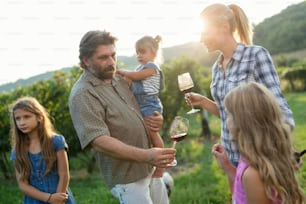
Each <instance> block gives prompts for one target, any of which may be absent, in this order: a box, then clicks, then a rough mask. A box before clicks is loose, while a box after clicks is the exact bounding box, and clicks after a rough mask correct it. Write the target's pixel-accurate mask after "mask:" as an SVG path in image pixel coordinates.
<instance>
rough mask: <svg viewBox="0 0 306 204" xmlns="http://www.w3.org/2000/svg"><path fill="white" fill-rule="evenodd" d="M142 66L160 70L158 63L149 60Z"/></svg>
mask: <svg viewBox="0 0 306 204" xmlns="http://www.w3.org/2000/svg"><path fill="white" fill-rule="evenodd" d="M143 67H145V68H154V69H158V70H160V67H159V66H158V64H156V63H154V62H151V61H149V62H147V63H146V64H144V65H143Z"/></svg>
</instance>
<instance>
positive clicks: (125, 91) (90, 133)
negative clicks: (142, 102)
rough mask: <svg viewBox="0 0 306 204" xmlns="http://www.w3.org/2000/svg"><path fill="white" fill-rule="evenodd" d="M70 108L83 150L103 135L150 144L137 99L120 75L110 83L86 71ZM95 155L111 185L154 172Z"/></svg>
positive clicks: (127, 142)
mask: <svg viewBox="0 0 306 204" xmlns="http://www.w3.org/2000/svg"><path fill="white" fill-rule="evenodd" d="M69 109H70V115H71V118H72V121H73V124H74V127H75V129H76V132H77V135H78V137H79V141H80V143H81V146H82V148H83V149H84V148H86V147H87V146H88V145H90V143H91V142H92V141H93V140H94V139H95V138H97V137H100V136H103V135H104V136H111V137H114V138H116V139H118V140H120V141H122V142H124V143H126V144H128V145H132V146H135V147H139V148H144V149H147V148H149V147H150V146H151V143H150V140H149V137H148V135H147V132H146V128H145V124H144V121H143V118H142V116H141V113H140V111H139V107H138V104H137V102H136V99H135V97H134V95H133V93H132V92H131V91H130V89H129V87H128V85H127V83H126V81H125V80H123V79H122V78H121V77H118V76H115V77H114V79H113V80H112V83H111V84H108V83H105V82H103V81H102V80H100V79H98V78H97V77H95V76H94V75H93V74H91V73H90V72H89V71H87V70H84V73H83V74H82V75H81V77H80V78H79V80H78V81H77V82H76V83H75V85H74V87H73V88H72V90H71V93H70V97H69ZM96 156H97V157H96V158H97V160H98V164H99V166H100V169H101V170H102V174H103V177H104V179H105V181H106V183H107V185H108V187H110V188H111V187H113V186H114V185H115V184H123V183H131V182H134V181H137V180H138V179H141V178H144V177H146V176H147V175H148V174H149V173H150V172H151V171H152V166H150V165H148V164H143V163H138V162H133V161H125V160H119V159H114V158H112V157H109V156H107V155H105V154H103V153H97V154H96Z"/></svg>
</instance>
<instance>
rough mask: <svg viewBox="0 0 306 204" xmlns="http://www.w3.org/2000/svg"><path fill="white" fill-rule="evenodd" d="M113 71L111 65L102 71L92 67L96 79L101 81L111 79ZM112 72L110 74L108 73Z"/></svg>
mask: <svg viewBox="0 0 306 204" xmlns="http://www.w3.org/2000/svg"><path fill="white" fill-rule="evenodd" d="M115 70H116V68H115V67H114V66H112V65H110V66H108V67H105V68H104V69H101V67H99V66H94V67H93V71H94V72H93V74H94V75H95V76H96V77H98V78H99V79H101V80H106V79H113V77H114V75H115ZM110 71H112V72H110Z"/></svg>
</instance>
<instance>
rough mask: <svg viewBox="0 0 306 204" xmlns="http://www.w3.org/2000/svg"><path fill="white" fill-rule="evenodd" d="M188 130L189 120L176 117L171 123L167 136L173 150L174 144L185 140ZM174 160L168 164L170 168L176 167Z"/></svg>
mask: <svg viewBox="0 0 306 204" xmlns="http://www.w3.org/2000/svg"><path fill="white" fill-rule="evenodd" d="M188 128H189V120H188V119H187V118H184V117H181V116H176V117H175V118H174V120H173V121H172V123H171V126H170V130H169V134H170V138H171V140H172V141H173V146H172V147H173V148H175V146H176V143H177V142H180V141H182V140H183V139H185V138H186V136H187V133H188ZM176 165H177V161H176V159H175V160H173V162H172V163H171V164H170V166H176Z"/></svg>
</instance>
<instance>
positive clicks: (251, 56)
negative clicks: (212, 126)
mask: <svg viewBox="0 0 306 204" xmlns="http://www.w3.org/2000/svg"><path fill="white" fill-rule="evenodd" d="M222 60H223V55H220V56H219V58H218V60H217V61H216V62H215V64H214V65H213V69H212V82H211V85H210V90H211V94H212V97H213V99H214V100H215V102H216V104H217V106H218V109H219V113H220V118H221V143H222V145H223V146H224V147H225V149H226V152H227V155H228V157H229V159H230V161H231V162H232V163H233V164H234V165H237V164H238V161H239V152H238V150H237V147H236V146H235V145H234V143H233V142H232V141H231V140H230V138H231V137H230V133H229V130H228V128H227V125H226V113H225V109H224V103H223V99H224V97H225V95H226V94H227V93H228V92H229V91H230V90H231V89H233V88H234V87H236V86H238V85H240V84H243V83H246V82H248V81H256V82H258V83H261V84H264V85H265V86H266V87H267V88H268V89H269V90H270V91H271V92H272V93H273V94H274V95H275V97H276V99H277V101H278V103H279V105H280V107H281V109H282V111H283V114H284V120H285V121H286V122H287V123H289V124H290V125H291V126H292V127H294V125H295V124H294V119H293V114H292V111H291V110H290V108H289V106H288V103H287V101H286V99H285V98H284V96H283V95H282V93H281V89H280V81H279V78H278V75H277V73H276V69H275V66H274V64H273V61H272V58H271V56H270V54H269V52H268V51H267V50H266V49H265V48H263V47H260V46H246V45H244V44H241V43H240V44H238V46H237V48H236V50H235V51H234V54H233V56H232V58H231V60H230V61H229V63H228V64H227V66H226V69H225V73H224V72H223V69H222Z"/></svg>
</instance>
